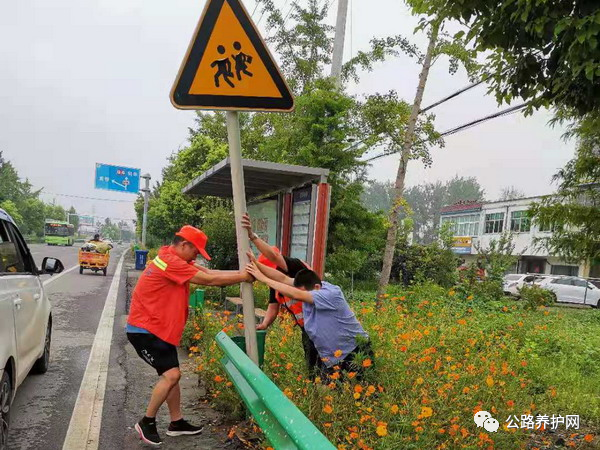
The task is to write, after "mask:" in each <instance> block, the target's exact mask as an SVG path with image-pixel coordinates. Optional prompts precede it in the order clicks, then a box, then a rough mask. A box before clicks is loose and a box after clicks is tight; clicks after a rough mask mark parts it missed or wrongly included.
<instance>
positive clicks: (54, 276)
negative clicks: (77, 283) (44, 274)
mask: <svg viewBox="0 0 600 450" xmlns="http://www.w3.org/2000/svg"><path fill="white" fill-rule="evenodd" d="M78 268H79V264H77V265H76V266H73V267H70V268H68V269H67V270H63V271H62V272H61V273H59V274H58V275H52V276H51V277H50V278H48V279H47V280H44V282H43V284H44V286H48V285H49V284H50V283H52V282H53V281H56V280H58V279H59V278H60V277H62V276H64V275H66V274H68V273H69V272H72V271H74V270H75V269H78Z"/></svg>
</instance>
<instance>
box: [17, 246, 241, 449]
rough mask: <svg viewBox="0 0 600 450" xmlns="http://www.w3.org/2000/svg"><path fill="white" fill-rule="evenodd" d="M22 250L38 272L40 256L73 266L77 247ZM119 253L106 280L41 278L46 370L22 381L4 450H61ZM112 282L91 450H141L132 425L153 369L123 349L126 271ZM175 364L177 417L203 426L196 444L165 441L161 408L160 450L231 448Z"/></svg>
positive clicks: (191, 378) (193, 380) (222, 426)
mask: <svg viewBox="0 0 600 450" xmlns="http://www.w3.org/2000/svg"><path fill="white" fill-rule="evenodd" d="M30 249H31V252H32V254H33V256H34V259H35V260H36V263H37V264H38V265H40V264H41V261H42V259H43V257H45V256H52V257H57V258H59V259H61V261H62V262H63V264H64V266H65V269H69V268H71V267H73V266H75V265H77V251H78V248H77V247H54V246H52V247H50V246H45V245H31V246H30ZM126 250H127V249H126V248H125V247H122V248H116V249H114V250H113V252H112V253H111V263H110V266H109V270H108V276H106V277H104V276H102V274H101V273H99V274H94V273H92V272H91V271H85V272H84V273H83V275H80V274H79V271H78V270H73V271H70V272H68V273H65V274H64V275H63V276H61V277H60V278H59V277H56V276H55V279H54V280H52V279H51V278H50V277H48V276H44V277H43V278H44V280H45V281H46V283H47V284H46V286H45V290H46V293H47V295H48V296H49V298H50V301H51V303H52V308H53V310H52V314H53V333H52V346H51V362H50V369H49V371H48V372H47V373H46V374H44V375H30V376H29V377H28V378H27V379H26V380H25V381H24V382H23V384H22V385H21V386H20V387H19V390H18V392H17V396H16V398H15V401H14V404H13V409H12V414H13V415H12V424H11V432H10V440H9V448H10V449H19V450H20V449H44V450H54V449H57V450H59V449H63V445H64V443H65V438H66V434H67V430H68V429H69V424H70V422H71V417H72V415H73V410H74V407H75V404H76V400H77V398H78V393H79V390H80V386H81V384H82V379H83V378H84V373H85V372H86V367H87V366H88V359H89V357H90V350H91V348H92V344H93V342H94V339H95V337H96V333H97V331H98V326H99V322H100V317H101V315H102V312H103V309H104V306H105V303H106V300H107V295H108V293H109V288H110V285H111V283H112V280H113V276H114V275H115V269H116V266H117V262H118V260H119V259H120V256H121V254H122V253H123V252H124V251H126ZM119 276H120V277H121V280H120V281H121V282H120V283H119V286H118V287H119V289H118V293H117V299H116V309H115V318H114V324H113V326H112V333H111V334H112V341H111V346H110V354H109V359H108V373H107V374H106V389H105V391H103V402H102V406H103V408H102V415H101V420H100V419H98V420H96V423H100V430H96V432H97V433H96V434H97V435H99V444H98V442H96V443H95V444H93V445H92V447H93V448H100V449H115V450H117V449H118V450H120V449H136V448H145V447H144V446H143V445H142V444H141V443H140V441H139V439H138V436H137V433H136V432H135V431H134V430H133V425H134V424H135V422H136V421H137V420H139V418H140V417H141V415H143V412H144V409H145V405H146V402H147V401H148V398H149V394H150V391H151V389H152V386H153V385H154V383H155V382H156V379H157V377H156V373H155V372H154V371H153V369H152V368H151V367H149V366H147V365H146V364H145V363H144V362H143V361H142V360H141V359H139V357H138V356H137V354H136V353H135V351H134V350H133V348H132V347H131V346H130V345H129V344H128V342H127V339H126V336H125V333H124V330H123V328H124V326H125V322H126V318H127V304H128V302H127V289H126V278H127V267H125V268H124V270H122V271H121V273H120V274H119ZM48 279H50V280H51V281H50V282H48V281H47V280H48ZM181 356H182V359H181V361H182V370H183V379H182V397H183V399H182V403H183V408H184V414H185V416H186V418H188V419H189V420H190V421H191V422H193V423H199V424H202V425H204V426H205V431H204V432H203V433H202V435H201V436H196V437H180V438H169V437H168V436H166V433H165V431H166V427H167V425H168V414H167V409H166V406H165V407H164V408H162V409H161V411H160V414H159V417H158V426H159V432H160V433H161V435H162V437H163V439H164V441H165V443H164V445H163V448H172V449H191V448H203V449H232V448H237V444H235V443H233V442H231V441H228V439H227V430H228V429H229V427H230V426H231V424H229V423H227V421H226V420H225V419H224V418H223V417H222V416H221V415H220V414H219V413H217V412H215V411H213V410H211V409H210V408H209V407H208V406H207V404H205V403H203V402H202V401H201V400H200V395H201V394H202V390H201V389H200V388H199V386H198V384H197V376H196V375H195V374H194V373H193V368H192V367H190V365H189V363H187V362H186V361H185V355H181ZM80 411H81V409H80ZM92 423H94V422H92ZM88 448H90V447H88Z"/></svg>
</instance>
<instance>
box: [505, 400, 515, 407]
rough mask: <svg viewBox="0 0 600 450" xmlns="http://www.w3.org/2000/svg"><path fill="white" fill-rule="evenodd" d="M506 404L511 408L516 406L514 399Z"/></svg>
mask: <svg viewBox="0 0 600 450" xmlns="http://www.w3.org/2000/svg"><path fill="white" fill-rule="evenodd" d="M506 406H508V407H509V408H512V407H513V406H515V402H514V401H512V400H509V401H507V402H506Z"/></svg>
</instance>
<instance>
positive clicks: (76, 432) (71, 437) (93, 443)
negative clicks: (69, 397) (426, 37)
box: [63, 252, 127, 450]
mask: <svg viewBox="0 0 600 450" xmlns="http://www.w3.org/2000/svg"><path fill="white" fill-rule="evenodd" d="M126 254H127V252H123V255H121V258H120V259H119V264H118V265H117V269H116V270H115V274H114V276H113V279H112V283H111V284H110V289H109V291H108V295H107V296H106V302H105V303H104V309H103V310H102V316H100V322H99V323H98V329H97V330H96V336H95V337H94V343H93V344H92V350H91V352H90V357H89V359H88V363H87V366H86V368H85V373H84V374H83V379H82V380H81V386H80V387H79V394H78V395H77V401H76V402H75V407H74V408H73V414H72V416H71V421H70V423H69V429H68V430H67V436H66V438H65V442H64V444H63V450H84V449H85V450H97V449H98V445H99V441H100V426H101V424H102V408H103V406H104V394H105V390H106V378H107V375H108V362H109V361H108V360H109V356H110V346H111V342H112V334H113V333H112V332H113V324H114V321H115V310H116V306H117V297H118V295H119V283H120V280H121V269H122V267H123V260H124V258H125V255H126Z"/></svg>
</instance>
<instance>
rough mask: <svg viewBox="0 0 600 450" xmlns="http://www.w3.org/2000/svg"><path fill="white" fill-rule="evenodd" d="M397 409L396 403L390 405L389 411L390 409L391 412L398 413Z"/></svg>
mask: <svg viewBox="0 0 600 450" xmlns="http://www.w3.org/2000/svg"><path fill="white" fill-rule="evenodd" d="M398 409H399V408H398V405H392V407H391V408H390V411H392V414H398Z"/></svg>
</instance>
